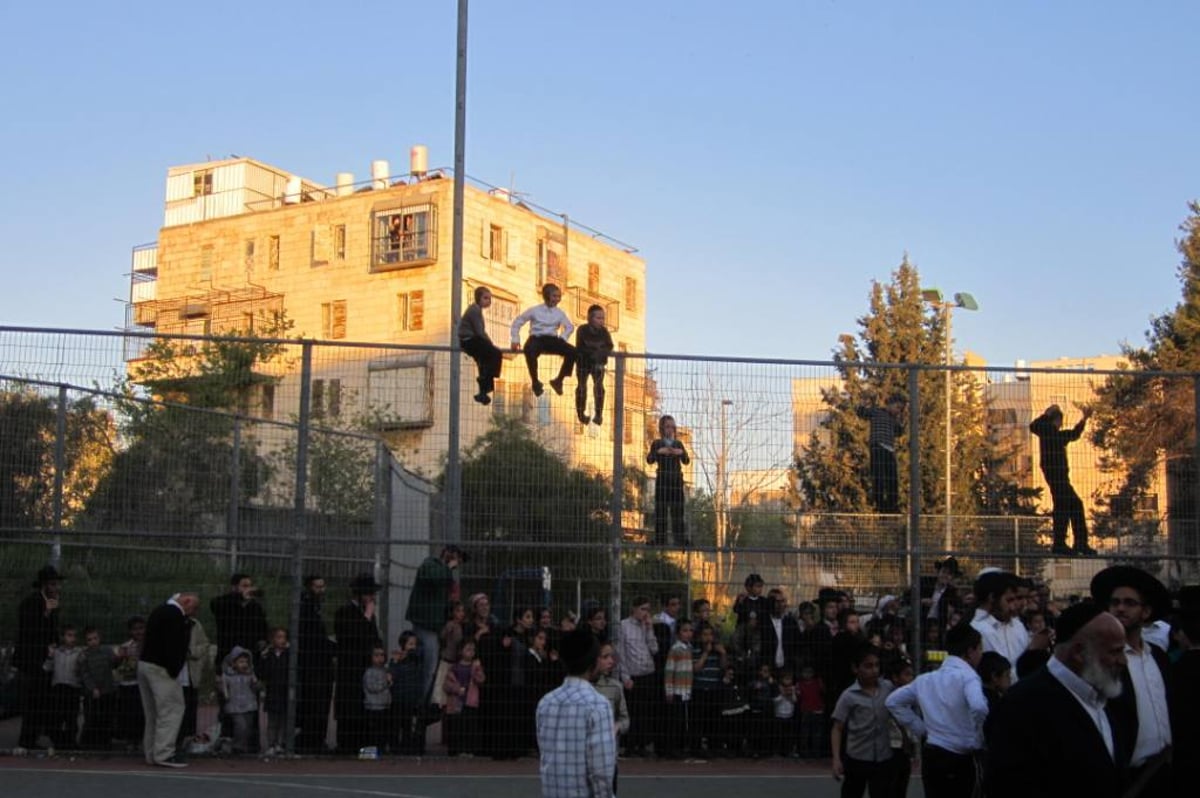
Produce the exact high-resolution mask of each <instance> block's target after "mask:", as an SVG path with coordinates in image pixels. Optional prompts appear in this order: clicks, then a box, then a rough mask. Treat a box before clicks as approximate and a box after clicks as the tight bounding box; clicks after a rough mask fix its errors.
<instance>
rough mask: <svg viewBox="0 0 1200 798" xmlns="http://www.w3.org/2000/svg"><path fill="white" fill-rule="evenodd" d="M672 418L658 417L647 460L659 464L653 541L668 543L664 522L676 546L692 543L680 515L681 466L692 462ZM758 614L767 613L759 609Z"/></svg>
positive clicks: (681, 498)
mask: <svg viewBox="0 0 1200 798" xmlns="http://www.w3.org/2000/svg"><path fill="white" fill-rule="evenodd" d="M678 434H679V433H678V431H677V430H676V428H675V419H674V418H673V417H671V416H662V417H661V418H659V419H658V435H659V437H657V438H655V439H654V440H653V441H652V442H651V443H650V452H649V453H648V454H647V455H646V462H647V463H650V464H651V465H656V466H658V473H657V475H656V476H655V479H654V545H656V546H665V545H667V524H668V522H669V523H670V526H671V537H672V539H673V541H674V543H675V545H676V546H688V545H691V541H690V540H688V536H687V522H686V521H685V520H684V517H683V504H684V501H683V500H684V494H683V466H685V465H687V464H688V463H690V462H691V458H689V457H688V453H687V449H685V448H684V446H683V442H682V441H680V440H679V439H678V438H676V435H678ZM759 615H760V617H766V616H765V615H764V614H763V613H759Z"/></svg>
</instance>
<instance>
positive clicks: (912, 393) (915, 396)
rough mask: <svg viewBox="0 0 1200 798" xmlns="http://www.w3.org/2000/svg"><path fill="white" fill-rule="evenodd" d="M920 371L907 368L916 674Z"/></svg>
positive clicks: (917, 663)
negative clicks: (918, 379) (918, 378)
mask: <svg viewBox="0 0 1200 798" xmlns="http://www.w3.org/2000/svg"><path fill="white" fill-rule="evenodd" d="M919 374H920V372H918V371H917V369H916V368H915V367H913V366H909V368H908V541H907V543H908V584H909V590H910V591H911V593H912V595H911V598H910V604H911V606H912V608H913V638H912V655H913V666H914V667H915V668H916V669H917V672H918V673H920V672H921V670H922V667H921V666H922V665H923V664H924V657H923V656H922V651H921V649H922V645H923V643H924V642H925V641H924V632H923V631H922V629H921V625H922V624H921V622H922V621H924V620H925V619H924V617H923V616H924V615H925V613H924V612H922V611H921V459H920V458H921V440H920V438H921V434H920V433H921V407H920V398H921V397H920V388H919V385H918V382H917V377H918V376H919ZM947 554H949V552H947Z"/></svg>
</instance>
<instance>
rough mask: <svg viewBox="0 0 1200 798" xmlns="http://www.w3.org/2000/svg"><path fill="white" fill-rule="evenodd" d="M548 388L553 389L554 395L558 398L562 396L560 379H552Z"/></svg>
mask: <svg viewBox="0 0 1200 798" xmlns="http://www.w3.org/2000/svg"><path fill="white" fill-rule="evenodd" d="M550 387H551V388H553V389H554V392H555V393H556V394H558V395H559V396H562V392H563V381H562V377H555V378H554V379H552V380H550Z"/></svg>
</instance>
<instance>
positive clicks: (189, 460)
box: [87, 314, 291, 532]
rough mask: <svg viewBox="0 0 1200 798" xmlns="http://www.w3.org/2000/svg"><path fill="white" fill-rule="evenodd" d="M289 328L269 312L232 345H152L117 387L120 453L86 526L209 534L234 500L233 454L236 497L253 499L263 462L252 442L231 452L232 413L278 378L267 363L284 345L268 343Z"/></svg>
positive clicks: (99, 490) (245, 406) (93, 501)
mask: <svg viewBox="0 0 1200 798" xmlns="http://www.w3.org/2000/svg"><path fill="white" fill-rule="evenodd" d="M290 329H291V322H289V321H288V320H287V318H286V317H285V316H284V315H283V314H274V315H271V316H266V317H262V318H261V319H260V321H259V323H258V324H257V325H256V329H255V330H253V331H246V332H242V333H240V334H239V333H238V332H237V331H231V332H230V333H229V334H228V335H229V336H231V337H230V338H222V339H204V340H200V341H195V340H190V339H189V340H183V339H167V338H162V339H158V340H156V341H154V342H153V343H152V344H151V345H150V346H149V347H148V348H147V351H146V354H145V357H144V358H143V359H142V360H141V361H139V362H138V363H137V364H136V365H135V366H134V367H133V368H132V369H131V370H130V375H129V376H128V377H127V378H126V379H124V380H122V382H121V383H120V385H119V389H120V393H121V395H122V398H121V399H120V400H118V407H119V410H120V417H121V424H120V428H121V435H122V438H123V440H124V441H125V442H126V446H125V447H124V448H122V449H121V450H120V451H118V452H117V453H116V456H115V457H114V460H113V465H112V469H111V471H110V472H109V473H108V474H107V475H106V477H105V478H104V479H103V480H102V481H101V482H100V484H99V486H98V487H97V490H96V492H95V494H94V495H93V496H92V498H91V500H90V501H89V502H88V505H87V514H88V515H89V517H90V519H91V521H92V522H93V523H95V524H96V525H97V526H99V527H101V528H105V529H124V530H134V529H146V528H151V529H155V530H162V531H174V532H196V531H199V530H202V529H205V528H207V527H210V526H212V525H213V524H214V523H215V522H216V521H217V519H223V518H224V513H225V512H226V511H227V509H228V507H229V503H230V501H231V500H232V499H233V496H232V495H231V489H230V474H231V473H233V472H234V470H235V469H234V461H235V456H236V458H237V462H238V468H237V479H238V482H239V485H238V495H239V497H240V499H241V500H245V499H247V498H250V497H253V496H254V495H256V494H257V493H258V491H259V489H260V488H261V486H262V484H263V482H264V480H265V479H266V471H267V467H266V462H265V460H264V458H263V457H261V456H260V455H259V454H258V451H257V448H258V447H257V445H256V442H255V441H254V440H253V438H252V437H250V436H243V438H242V441H241V448H240V450H239V451H237V452H236V453H235V450H234V446H233V437H234V436H233V433H234V425H235V424H236V423H238V422H237V421H236V414H239V413H243V414H244V413H248V412H249V410H250V406H251V401H252V399H253V398H254V396H255V393H256V390H257V389H258V388H259V386H261V385H264V384H273V383H275V382H277V381H278V377H275V376H273V374H272V373H269V372H268V370H267V368H266V366H267V364H270V363H272V362H275V361H279V360H281V359H282V358H283V356H284V352H285V347H284V345H283V344H280V343H277V342H275V341H273V340H268V339H274V338H277V337H281V336H283V335H285V334H286V333H287V332H288V331H289V330H290ZM232 336H237V337H236V338H233V337H232ZM274 371H275V372H276V373H277V372H279V371H281V369H278V368H277V369H275V370H274ZM147 392H149V393H150V394H151V395H152V396H153V400H150V399H147V397H146V396H145V394H146V393H147Z"/></svg>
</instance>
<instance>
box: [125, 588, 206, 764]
mask: <svg viewBox="0 0 1200 798" xmlns="http://www.w3.org/2000/svg"><path fill="white" fill-rule="evenodd" d="M199 608H200V598H199V597H198V596H197V595H196V594H195V593H177V594H176V595H174V596H172V597H171V598H170V599H168V600H167V602H166V603H165V604H161V605H159V606H158V607H156V608H155V609H154V611H153V612H151V613H150V617H149V618H147V619H146V640H145V643H144V644H143V648H142V658H141V659H140V660H139V661H138V666H137V668H138V670H137V681H138V691H139V692H140V693H141V696H142V708H143V710H144V711H145V713H146V728H145V731H144V733H143V735H142V752H143V754H144V755H145V758H146V764H147V765H159V766H162V767H171V768H181V767H187V763H186V762H183V761H181V760H180V759H179V758H178V757H177V756H176V752H175V743H176V740H177V739H178V737H179V727H180V726H181V725H182V723H183V714H184V710H185V704H184V698H183V686H182V685H181V684H180V683H179V672H180V671H181V670H183V669H184V667H186V663H187V656H188V647H189V644H190V642H191V634H192V627H191V624H190V623H189V619H190V618H191V617H193V616H194V615H195V614H196V610H197V609H199Z"/></svg>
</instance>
